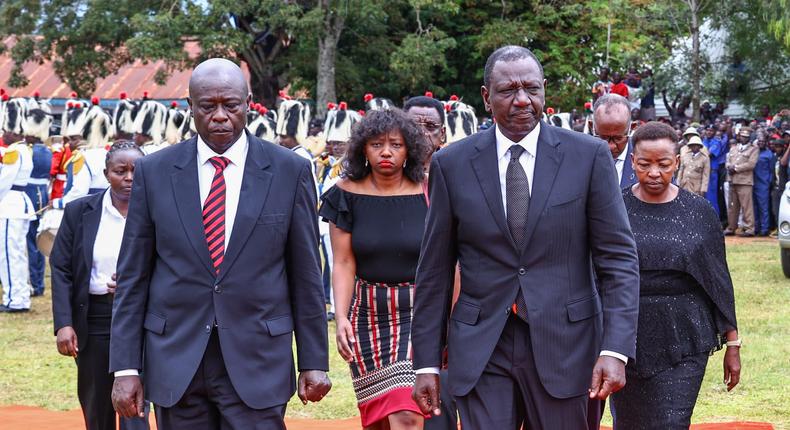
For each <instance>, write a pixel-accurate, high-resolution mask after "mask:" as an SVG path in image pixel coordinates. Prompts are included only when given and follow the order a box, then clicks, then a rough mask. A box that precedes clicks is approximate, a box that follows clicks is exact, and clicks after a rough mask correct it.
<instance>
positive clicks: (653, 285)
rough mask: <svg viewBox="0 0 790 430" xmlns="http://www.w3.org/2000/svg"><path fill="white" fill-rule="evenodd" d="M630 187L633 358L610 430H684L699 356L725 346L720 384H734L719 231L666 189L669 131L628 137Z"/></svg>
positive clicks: (689, 199) (681, 195)
mask: <svg viewBox="0 0 790 430" xmlns="http://www.w3.org/2000/svg"><path fill="white" fill-rule="evenodd" d="M632 142H633V145H634V150H633V166H634V171H635V172H636V175H637V177H638V179H639V182H638V183H637V184H635V185H634V186H633V187H630V188H627V189H625V190H623V198H624V200H625V206H626V209H627V211H628V216H629V220H630V223H631V229H632V230H633V232H634V238H635V239H636V245H637V251H638V254H639V274H640V292H639V325H638V327H639V328H638V331H637V340H636V359H635V360H632V361H630V362H629V363H628V365H627V367H626V385H625V387H624V388H623V389H622V390H621V391H619V392H617V393H615V394H614V395H613V396H612V403H611V404H612V415H613V417H614V427H615V429H617V430H619V429H627V430H632V429H661V430H667V429H687V428H688V427H689V425H690V422H691V415H692V412H693V411H694V404H695V403H696V401H697V395H698V394H699V390H700V386H701V384H702V379H703V377H704V375H705V367H706V365H707V362H708V357H709V356H710V355H711V354H713V352H714V351H717V350H719V349H721V348H722V346H724V345H726V352H725V354H724V380H725V382H726V384H727V389H728V390H731V389H732V388H734V387H735V385H737V384H738V382H739V379H740V354H739V350H740V340H739V339H738V331H737V328H736V318H735V299H734V296H733V287H732V281H731V279H730V273H729V269H728V268H727V260H726V255H725V248H724V236H723V233H722V231H721V224H720V223H719V219H718V217H717V216H716V213H715V212H714V210H713V208H712V207H711V206H710V204H709V203H708V202H707V200H705V199H704V198H702V197H699V196H697V195H694V194H691V193H689V192H687V191H685V190H682V189H679V188H678V187H677V186H675V185H674V184H672V182H671V180H672V175H673V174H674V172H675V171H676V170H677V167H678V157H677V155H676V150H675V133H674V130H673V129H672V128H671V127H669V126H667V125H665V124H661V123H658V122H650V123H647V124H645V125H643V126H641V127H640V128H638V129H637V130H636V132H635V133H634V135H633V137H632Z"/></svg>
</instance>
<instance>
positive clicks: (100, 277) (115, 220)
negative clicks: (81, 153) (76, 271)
mask: <svg viewBox="0 0 790 430" xmlns="http://www.w3.org/2000/svg"><path fill="white" fill-rule="evenodd" d="M101 206H102V207H101V218H100V220H99V228H98V230H97V231H96V240H95V241H94V242H93V244H92V245H93V261H92V262H91V279H90V284H89V285H88V293H90V294H94V295H104V294H107V293H108V291H107V283H108V282H110V281H111V280H112V275H113V274H114V273H115V266H116V265H117V264H118V254H119V253H120V252H121V241H122V240H123V229H124V227H125V226H126V218H124V216H123V215H121V213H120V212H118V209H116V208H115V206H113V205H112V198H111V197H110V190H107V191H105V192H104V197H103V198H102V200H101ZM85 228H88V226H86V227H85Z"/></svg>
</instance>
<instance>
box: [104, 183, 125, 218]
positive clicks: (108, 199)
mask: <svg viewBox="0 0 790 430" xmlns="http://www.w3.org/2000/svg"><path fill="white" fill-rule="evenodd" d="M101 206H102V211H103V212H104V213H106V214H108V215H110V216H111V217H113V218H116V219H126V218H124V216H123V215H121V213H120V212H119V211H118V209H117V208H116V207H115V206H113V205H112V196H110V189H109V188H107V191H105V192H104V197H102V199H101Z"/></svg>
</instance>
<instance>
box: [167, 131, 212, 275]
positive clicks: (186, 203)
mask: <svg viewBox="0 0 790 430" xmlns="http://www.w3.org/2000/svg"><path fill="white" fill-rule="evenodd" d="M182 145H184V150H183V151H182V154H181V155H182V157H181V158H180V159H179V160H178V161H177V162H176V164H175V167H176V171H175V172H174V173H173V174H172V175H171V177H170V179H171V182H172V186H173V199H174V200H175V202H176V210H177V211H178V216H179V218H180V219H181V225H182V226H183V228H184V233H186V235H187V237H188V238H189V243H190V244H191V245H192V248H193V249H194V251H195V253H196V254H197V256H198V259H199V260H200V262H201V263H202V264H203V266H204V267H205V268H206V270H208V271H209V273H210V274H211V276H214V275H215V273H214V269H213V267H212V265H211V258H210V256H209V254H208V245H207V244H206V237H205V233H204V232H203V212H202V210H201V206H202V204H201V202H200V185H199V180H198V170H197V168H198V167H197V138H196V137H193V138H192V139H189V140H187V141H186V142H184V143H182Z"/></svg>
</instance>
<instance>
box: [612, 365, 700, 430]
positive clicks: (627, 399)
mask: <svg viewBox="0 0 790 430" xmlns="http://www.w3.org/2000/svg"><path fill="white" fill-rule="evenodd" d="M707 364H708V353H706V352H705V353H702V354H696V355H692V356H688V357H685V358H683V360H682V361H681V362H680V363H678V364H677V365H675V366H674V367H672V368H669V369H667V370H664V371H663V372H660V373H658V374H656V375H653V376H651V377H647V378H641V377H639V376H638V375H637V374H636V372H632V371H630V369H626V381H627V383H626V384H625V387H624V388H623V389H622V390H620V391H618V392H616V393H614V394H613V395H612V402H611V404H612V417H613V418H614V428H615V430H620V429H622V430H686V429H688V428H689V426H690V425H691V414H692V413H693V412H694V405H695V404H696V403H697V396H698V395H699V390H700V387H701V386H702V379H703V377H704V376H705V366H707Z"/></svg>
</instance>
